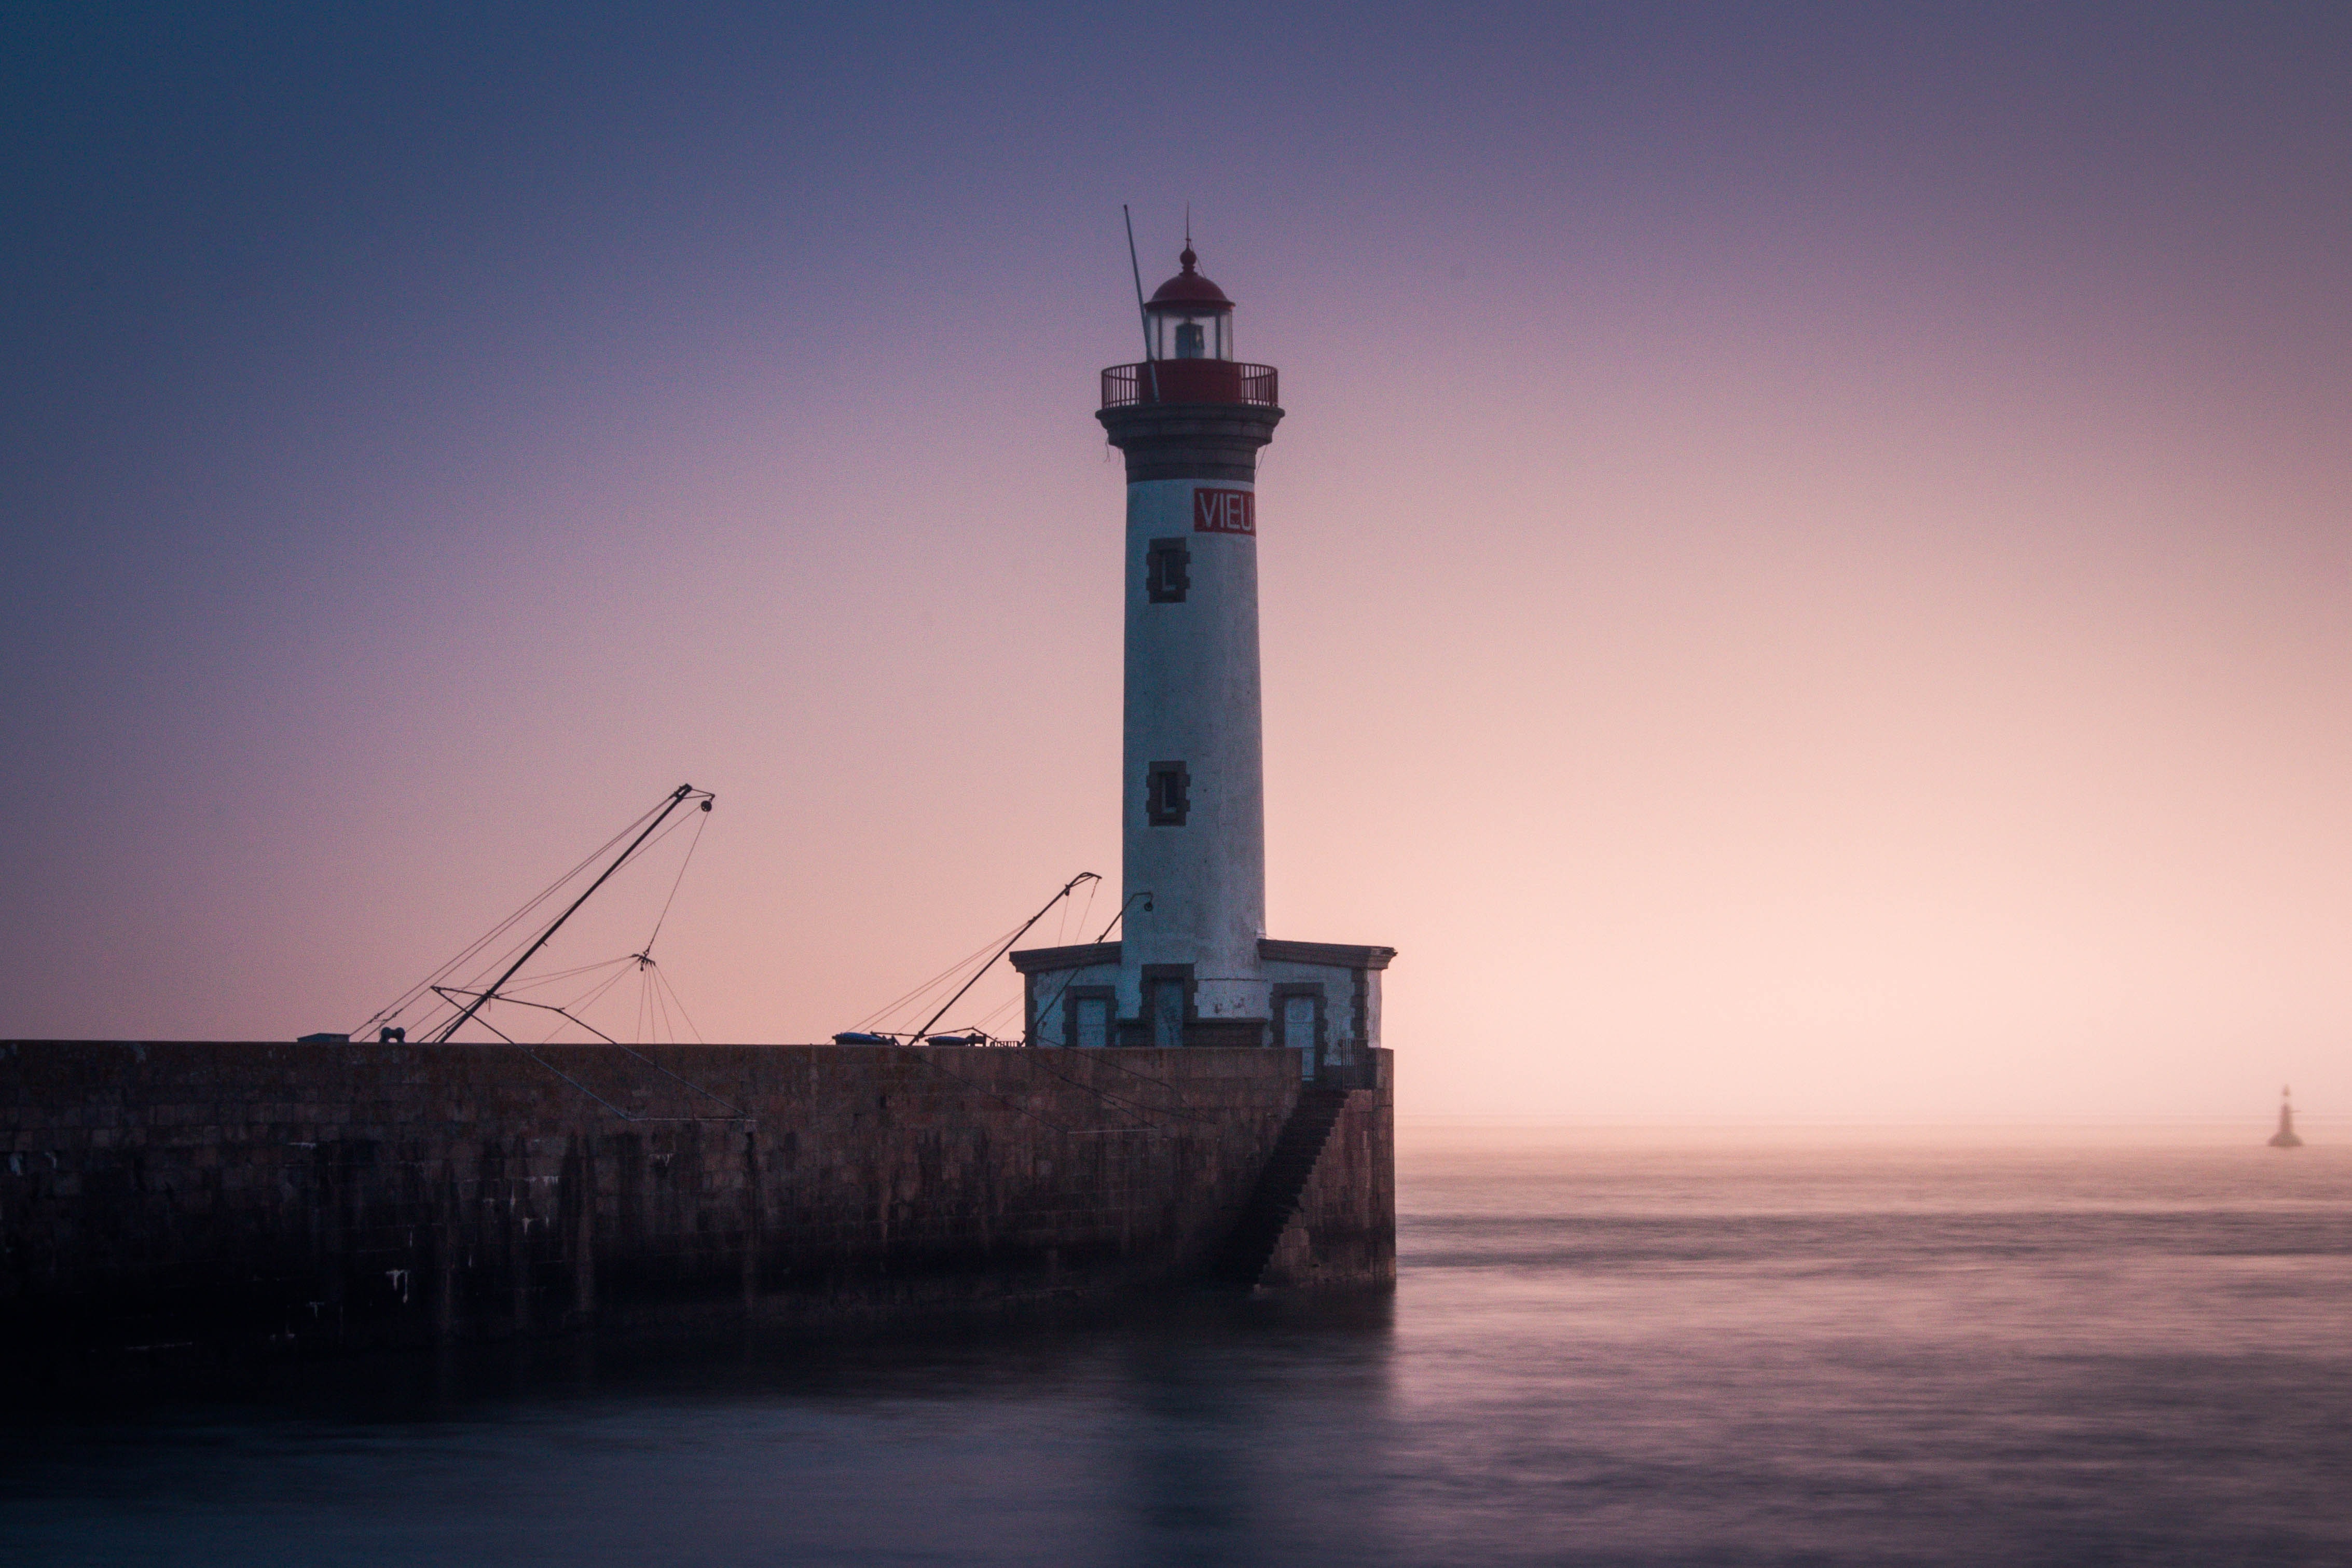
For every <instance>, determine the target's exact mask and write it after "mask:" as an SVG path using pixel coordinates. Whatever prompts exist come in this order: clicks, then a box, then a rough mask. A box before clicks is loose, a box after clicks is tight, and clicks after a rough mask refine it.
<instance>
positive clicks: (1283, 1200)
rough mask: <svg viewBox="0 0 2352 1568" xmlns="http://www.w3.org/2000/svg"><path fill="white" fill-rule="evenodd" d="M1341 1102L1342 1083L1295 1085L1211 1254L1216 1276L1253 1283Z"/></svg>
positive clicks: (1294, 1208)
mask: <svg viewBox="0 0 2352 1568" xmlns="http://www.w3.org/2000/svg"><path fill="white" fill-rule="evenodd" d="M1347 1103H1348V1091H1347V1090H1346V1089H1337V1088H1325V1087H1322V1086H1321V1085H1318V1084H1308V1085H1307V1086H1306V1087H1305V1088H1303V1089H1300V1090H1299V1094H1298V1103H1297V1105H1295V1106H1293V1107H1292V1108H1291V1111H1290V1117H1289V1120H1287V1121H1285V1122H1284V1123H1283V1124H1282V1132H1281V1134H1280V1136H1278V1137H1276V1139H1275V1142H1274V1152H1273V1154H1272V1155H1271V1156H1269V1157H1268V1158H1267V1160H1266V1163H1265V1170H1264V1171H1263V1172H1261V1173H1259V1175H1258V1179H1257V1187H1256V1189H1255V1191H1253V1192H1252V1193H1251V1194H1250V1199H1249V1202H1248V1203H1247V1204H1246V1205H1244V1206H1243V1209H1242V1216H1241V1218H1240V1220H1239V1221H1238V1222H1236V1223H1235V1225H1234V1231H1233V1235H1232V1236H1231V1237H1227V1239H1226V1241H1225V1246H1224V1249H1223V1251H1222V1252H1221V1253H1220V1254H1219V1255H1218V1257H1217V1260H1216V1264H1215V1268H1214V1272H1215V1275H1216V1278H1218V1279H1224V1280H1229V1281H1231V1282H1233V1283H1234V1284H1238V1285H1255V1284H1256V1283H1257V1282H1258V1279H1259V1277H1260V1276H1261V1275H1263V1274H1265V1266H1266V1263H1267V1262H1268V1260H1270V1259H1271V1258H1273V1257H1274V1247H1275V1244H1276V1242H1278V1241H1280V1240H1281V1239H1282V1233H1283V1230H1284V1228H1285V1227H1286V1226H1288V1225H1289V1224H1290V1216H1291V1215H1294V1214H1297V1212H1298V1200H1299V1197H1300V1195H1301V1194H1304V1193H1305V1192H1306V1191H1307V1177H1309V1176H1311V1175H1313V1174H1314V1173H1315V1163H1316V1161H1318V1160H1319V1159H1321V1158H1322V1157H1323V1145H1324V1144H1326V1143H1328V1142H1330V1141H1331V1129H1332V1128H1333V1127H1334V1126H1336V1125H1337V1124H1338V1122H1339V1111H1340V1109H1341V1108H1342V1107H1344V1106H1345V1105H1346V1104H1347Z"/></svg>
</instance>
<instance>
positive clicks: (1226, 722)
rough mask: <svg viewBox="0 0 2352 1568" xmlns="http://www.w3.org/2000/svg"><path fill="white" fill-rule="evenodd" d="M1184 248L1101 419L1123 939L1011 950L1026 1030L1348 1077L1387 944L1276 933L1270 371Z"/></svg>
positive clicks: (1082, 1042)
mask: <svg viewBox="0 0 2352 1568" xmlns="http://www.w3.org/2000/svg"><path fill="white" fill-rule="evenodd" d="M1178 266H1179V270H1178V272H1177V273H1176V275H1175V276H1174V277H1172V278H1171V279H1168V280H1167V281H1166V282H1164V283H1162V284H1161V285H1160V287H1159V289H1156V290H1155V291H1154V292H1153V293H1152V295H1151V297H1150V299H1149V300H1145V301H1142V311H1143V326H1144V342H1145V348H1146V356H1145V358H1144V359H1143V360H1141V361H1139V362H1138V363H1132V364H1120V365H1113V366H1111V367H1110V368H1109V369H1108V370H1106V371H1104V372H1103V373H1102V386H1101V394H1102V401H1101V406H1100V407H1099V408H1098V409H1097V412H1096V418H1097V419H1098V420H1100V421H1101V423H1102V426H1103V429H1104V431H1105V433H1106V434H1107V435H1108V437H1109V440H1110V443H1111V445H1112V446H1114V447H1117V448H1118V450H1119V451H1120V453H1121V454H1122V455H1123V456H1124V458H1125V459H1126V467H1127V498H1126V499H1127V508H1126V527H1125V549H1124V561H1125V573H1124V589H1125V595H1126V645H1125V655H1126V683H1125V700H1126V711H1125V721H1124V723H1123V724H1122V726H1121V747H1120V773H1119V777H1120V791H1119V794H1120V798H1119V823H1120V841H1121V856H1120V866H1121V874H1122V879H1123V883H1124V885H1123V887H1122V889H1121V896H1122V899H1123V900H1124V902H1123V905H1122V910H1121V917H1120V918H1121V926H1120V931H1119V940H1118V941H1117V942H1095V943H1087V944H1084V945H1081V946H1076V947H1059V948H1040V949H1034V950H1031V951H1029V952H1016V953H1014V954H1013V963H1014V964H1015V966H1016V967H1017V968H1019V969H1020V970H1021V972H1022V973H1023V974H1024V976H1025V977H1026V979H1025V984H1026V996H1027V1008H1026V1013H1027V1018H1026V1025H1025V1038H1026V1039H1027V1041H1028V1042H1029V1043H1030V1044H1032V1045H1035V1046H1044V1047H1066V1048H1075V1049H1088V1048H1101V1047H1163V1048H1164V1047H1181V1046H1199V1047H1276V1048H1282V1049H1289V1050H1294V1051H1297V1053H1298V1054H1299V1070H1300V1073H1301V1075H1302V1076H1304V1077H1307V1078H1309V1079H1315V1078H1318V1077H1319V1078H1323V1079H1332V1080H1337V1082H1338V1083H1345V1082H1347V1081H1349V1079H1351V1078H1352V1077H1353V1076H1354V1075H1356V1074H1357V1073H1358V1071H1359V1070H1360V1068H1362V1067H1363V1066H1364V1065H1366V1064H1368V1063H1369V1062H1370V1060H1371V1059H1372V1058H1371V1057H1370V1052H1371V1050H1372V1049H1374V1048H1377V1047H1379V1045H1380V986H1381V974H1382V972H1383V971H1384V970H1385V969H1386V968H1387V966H1388V963H1389V960H1390V959H1391V958H1392V957H1393V956H1394V950H1392V949H1390V948H1385V947H1367V946H1358V945H1350V944H1344V943H1328V942H1283V941H1276V940H1273V939H1271V938H1269V937H1268V935H1267V933H1266V920H1265V912H1266V911H1265V856H1266V844H1265V746H1264V723H1263V708H1262V704H1261V701H1260V689H1259V679H1258V579H1257V552H1258V547H1259V543H1260V540H1261V534H1260V531H1259V525H1260V516H1259V511H1258V505H1257V501H1258V497H1257V459H1258V453H1259V452H1260V451H1261V450H1262V449H1263V448H1264V447H1265V446H1266V444H1267V443H1268V442H1270V441H1272V440H1273V439H1274V432H1275V426H1276V425H1278V424H1280V423H1281V421H1282V418H1283V409H1282V405H1281V404H1280V402H1279V400H1278V396H1277V393H1278V390H1279V377H1278V375H1277V374H1276V371H1275V369H1274V367H1273V366H1271V365H1264V364H1251V363H1244V362H1243V361H1241V360H1239V359H1237V358H1236V357H1235V354H1234V301H1233V300H1231V299H1230V298H1228V297H1227V296H1226V294H1225V292H1224V290H1223V289H1220V288H1219V287H1218V286H1217V285H1216V284H1215V283H1214V282H1213V281H1211V279H1209V278H1208V276H1207V275H1206V274H1204V273H1202V271H1201V270H1200V258H1199V256H1197V255H1196V254H1195V253H1194V251H1193V249H1192V243H1191V241H1190V240H1189V238H1188V239H1187V241H1186V243H1185V247H1184V250H1183V253H1182V254H1181V256H1180V257H1179V258H1178ZM1335 1086H1336V1084H1335Z"/></svg>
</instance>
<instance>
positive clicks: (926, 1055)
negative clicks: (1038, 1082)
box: [899, 1046, 1076, 1138]
mask: <svg viewBox="0 0 2352 1568" xmlns="http://www.w3.org/2000/svg"><path fill="white" fill-rule="evenodd" d="M899 1049H901V1050H908V1049H912V1050H919V1051H922V1053H923V1054H922V1059H923V1061H924V1062H926V1063H928V1064H929V1066H930V1067H931V1068H932V1069H933V1070H935V1071H936V1072H938V1073H939V1075H940V1077H942V1078H946V1079H953V1080H954V1081H955V1082H957V1083H960V1084H961V1085H962V1086H963V1087H964V1088H966V1089H971V1090H972V1091H973V1092H974V1093H976V1094H984V1095H986V1096H988V1098H989V1099H991V1100H1003V1102H1004V1104H1005V1105H1006V1106H1007V1107H1009V1108H1010V1109H1012V1110H1014V1111H1016V1112H1018V1113H1019V1114H1021V1115H1023V1116H1025V1117H1027V1118H1029V1119H1030V1120H1031V1121H1035V1122H1039V1123H1041V1124H1043V1125H1045V1126H1046V1127H1050V1128H1052V1129H1053V1130H1054V1131H1056V1132H1058V1133H1060V1134H1061V1135H1062V1136H1063V1137H1065V1138H1070V1137H1075V1136H1076V1133H1074V1132H1072V1131H1071V1130H1070V1129H1069V1128H1066V1127H1065V1126H1063V1125H1062V1124H1061V1123H1060V1122H1058V1121H1047V1120H1046V1119H1045V1117H1042V1116H1040V1115H1038V1114H1037V1113H1036V1112H1035V1111H1034V1110H1030V1109H1029V1108H1028V1107H1027V1106H1025V1105H1024V1104H1022V1103H1021V1102H1020V1101H1019V1100H1014V1099H1013V1098H1011V1097H1010V1096H1007V1095H1002V1094H999V1093H997V1092H996V1090H994V1089H991V1088H989V1087H988V1086H987V1085H986V1084H980V1083H974V1082H972V1081H971V1079H968V1078H966V1077H964V1076H963V1075H962V1074H961V1073H960V1072H956V1071H954V1070H952V1069H950V1068H949V1067H948V1065H947V1064H946V1063H945V1062H943V1061H941V1060H940V1059H939V1058H938V1057H937V1056H935V1055H933V1054H932V1053H931V1052H930V1051H929V1050H928V1049H926V1048H925V1047H920V1046H914V1047H906V1046H902V1047H899Z"/></svg>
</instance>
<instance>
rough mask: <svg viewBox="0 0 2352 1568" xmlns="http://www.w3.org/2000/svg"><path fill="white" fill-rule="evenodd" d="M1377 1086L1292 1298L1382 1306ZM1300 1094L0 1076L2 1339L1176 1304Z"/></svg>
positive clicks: (718, 1068)
mask: <svg viewBox="0 0 2352 1568" xmlns="http://www.w3.org/2000/svg"><path fill="white" fill-rule="evenodd" d="M1379 1058H1380V1059H1379V1060H1378V1061H1377V1062H1375V1063H1374V1064H1372V1071H1373V1074H1374V1077H1375V1079H1376V1080H1377V1082H1378V1085H1379V1087H1378V1088H1377V1089H1374V1090H1372V1091H1369V1092H1366V1091H1360V1092H1358V1093H1357V1094H1354V1095H1352V1096H1350V1101H1351V1108H1350V1111H1349V1118H1350V1119H1351V1120H1346V1121H1345V1124H1344V1125H1343V1126H1342V1127H1341V1128H1340V1129H1339V1131H1338V1132H1336V1133H1335V1135H1334V1137H1333V1139H1332V1140H1331V1142H1330V1144H1329V1146H1328V1147H1329V1153H1328V1155H1327V1157H1326V1160H1325V1162H1324V1163H1325V1164H1326V1165H1328V1167H1329V1169H1328V1170H1326V1169H1323V1168H1320V1167H1318V1171H1317V1173H1316V1176H1315V1178H1314V1180H1313V1182H1312V1183H1310V1187H1309V1192H1308V1194H1307V1199H1306V1200H1305V1201H1304V1203H1303V1204H1302V1209H1301V1218H1300V1220H1299V1221H1298V1222H1296V1223H1295V1225H1294V1229H1297V1230H1298V1231H1299V1232H1300V1235H1299V1236H1298V1237H1286V1238H1285V1242H1284V1246H1285V1247H1286V1248H1287V1249H1288V1250H1287V1251H1286V1252H1285V1253H1284V1254H1283V1255H1282V1258H1283V1259H1284V1260H1285V1268H1286V1276H1285V1278H1286V1279H1291V1278H1295V1279H1298V1280H1300V1281H1302V1282H1314V1283H1347V1282H1350V1281H1352V1282H1355V1283H1359V1284H1366V1285H1377V1284H1380V1283H1383V1282H1385V1281H1387V1280H1390V1279H1393V1277H1394V1241H1393V1237H1394V1199H1393V1177H1392V1174H1391V1171H1392V1153H1391V1142H1390V1137H1389V1120H1388V1116H1387V1111H1386V1106H1387V1103H1388V1100H1389V1095H1388V1091H1387V1089H1386V1079H1387V1076H1388V1060H1387V1054H1386V1053H1385V1052H1383V1053H1380V1054H1379ZM1298 1091H1299V1063H1298V1058H1297V1054H1296V1053H1295V1052H1292V1051H1287V1050H1269V1049H1255V1050H1253V1049H1230V1050H1227V1049H1202V1048H1191V1049H1172V1050H1109V1051H1065V1050H1034V1049H1033V1050H1023V1049H953V1048H914V1047H861V1046H675V1047H639V1048H636V1049H624V1048H621V1047H604V1046H595V1047H579V1046H569V1047H551V1046H540V1047H528V1048H526V1047H511V1046H428V1045H365V1044H348V1045H344V1044H331V1045H279V1044H260V1043H209V1042H206V1043H199V1042H92V1041H0V1332H5V1334H7V1336H8V1341H9V1343H10V1344H11V1345H12V1347H14V1348H15V1349H16V1352H17V1360H18V1362H19V1370H20V1371H21V1370H22V1367H23V1366H24V1365H26V1364H30V1363H25V1362H24V1360H23V1357H24V1356H25V1355H26V1353H29V1352H35V1351H37V1350H38V1349H40V1348H41V1347H47V1348H48V1349H50V1350H55V1351H64V1352H79V1353H80V1354H82V1355H84V1356H85V1357H87V1356H89V1355H93V1354H97V1355H107V1354H124V1353H133V1352H134V1351H135V1348H136V1347H140V1346H152V1347H160V1348H163V1349H174V1348H180V1349H184V1348H186V1347H190V1346H195V1347H210V1348H214V1349H224V1348H229V1349H233V1348H235V1347H238V1346H244V1347H247V1348H255V1347H268V1346H275V1347H278V1348H280V1349H292V1350H299V1349H302V1348H305V1347H327V1346H362V1345H374V1344H385V1345H402V1344H426V1343H432V1342H438V1341H449V1340H453V1339H480V1338H495V1337H503V1336H511V1335H519V1334H536V1333H551V1332H562V1331H573V1330H578V1329H583V1328H586V1327H589V1326H594V1325H614V1324H620V1325H626V1324H630V1323H635V1322H648V1321H676V1320H679V1319H685V1318H691V1317H694V1316H696V1315H704V1316H712V1315H718V1316H723V1315H728V1314H750V1315H754V1316H761V1317H773V1318H777V1319H782V1320H788V1321H808V1322H812V1323H816V1322H835V1321H845V1320H850V1319H856V1318H859V1317H870V1316H878V1315H883V1314H889V1313H897V1312H901V1311H906V1310H922V1309H927V1308H938V1309H949V1308H958V1307H971V1306H975V1305H986V1304H1003V1303H1013V1302H1018V1301H1023V1300H1042V1299H1050V1298H1052V1297H1055V1296H1057V1295H1066V1294H1074V1293H1075V1294H1085V1293H1089V1292H1097V1291H1110V1290H1115V1289H1120V1288H1132V1287H1137V1286H1142V1285H1148V1284H1151V1283H1154V1282H1164V1281H1168V1280H1171V1279H1185V1278H1189V1277H1191V1276H1192V1275H1193V1274H1195V1273H1196V1272H1197V1271H1199V1270H1200V1268H1202V1264H1203V1262H1204V1260H1205V1259H1207V1258H1209V1256H1210V1255H1211V1254H1213V1252H1214V1250H1215V1248H1216V1247H1218V1245H1219V1244H1220V1243H1221V1242H1222V1241H1223V1238H1224V1237H1225V1235H1226V1234H1227V1232H1228V1231H1229V1230H1230V1228H1231V1226H1232V1225H1233V1223H1234V1218H1235V1216H1236V1215H1238V1213H1239V1211H1240V1210H1241V1208H1242V1206H1243V1205H1244V1202H1245V1201H1246V1199H1247V1197H1248V1195H1249V1194H1250V1192H1251V1190H1252V1187H1253V1184H1254V1183H1255V1180H1256V1178H1257V1176H1258V1174H1259V1173H1260V1171H1261V1169H1262V1168H1263V1166H1264V1165H1265V1162H1266V1158H1267V1155H1268V1153H1269V1152H1270V1151H1271V1150H1272V1148H1273V1146H1274V1143H1275V1141H1276V1137H1277V1136H1278V1135H1279V1133H1280V1131H1281V1128H1282V1126H1283V1123H1284V1121H1285V1119H1286V1117H1287V1116H1288V1115H1289V1113H1290V1110H1291V1109H1292V1107H1293V1105H1294V1103H1295V1102H1296V1100H1297V1095H1298ZM1357 1102H1360V1104H1359V1103H1357ZM1351 1130H1352V1131H1351Z"/></svg>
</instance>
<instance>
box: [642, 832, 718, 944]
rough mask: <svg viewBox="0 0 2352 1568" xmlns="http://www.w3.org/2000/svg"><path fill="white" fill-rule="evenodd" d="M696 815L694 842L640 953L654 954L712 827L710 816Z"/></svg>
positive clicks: (680, 862)
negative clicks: (705, 832)
mask: <svg viewBox="0 0 2352 1568" xmlns="http://www.w3.org/2000/svg"><path fill="white" fill-rule="evenodd" d="M694 815H695V818H696V820H695V824H694V842H692V843H691V844H688V846H687V847H686V858H685V859H683V860H681V861H679V862H678V863H677V881H675V882H672V883H671V884H670V885H669V897H668V898H667V899H664V900H662V907H661V913H660V914H659V915H657V916H656V917H655V919H654V935H653V936H649V937H647V938H646V945H645V946H643V947H641V948H639V949H638V950H637V951H638V952H640V953H648V952H653V950H654V937H657V936H659V935H661V928H662V922H663V921H667V920H668V919H669V907H670V905H672V904H674V903H676V902H677V890H678V889H679V888H680V887H681V886H683V885H684V884H685V881H686V868H688V866H691V865H693V864H694V852H695V851H696V850H698V849H699V848H701V847H702V830H703V829H704V828H706V827H708V826H710V814H709V812H707V811H698V812H696V813H695V814H694ZM664 837H667V835H664Z"/></svg>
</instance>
